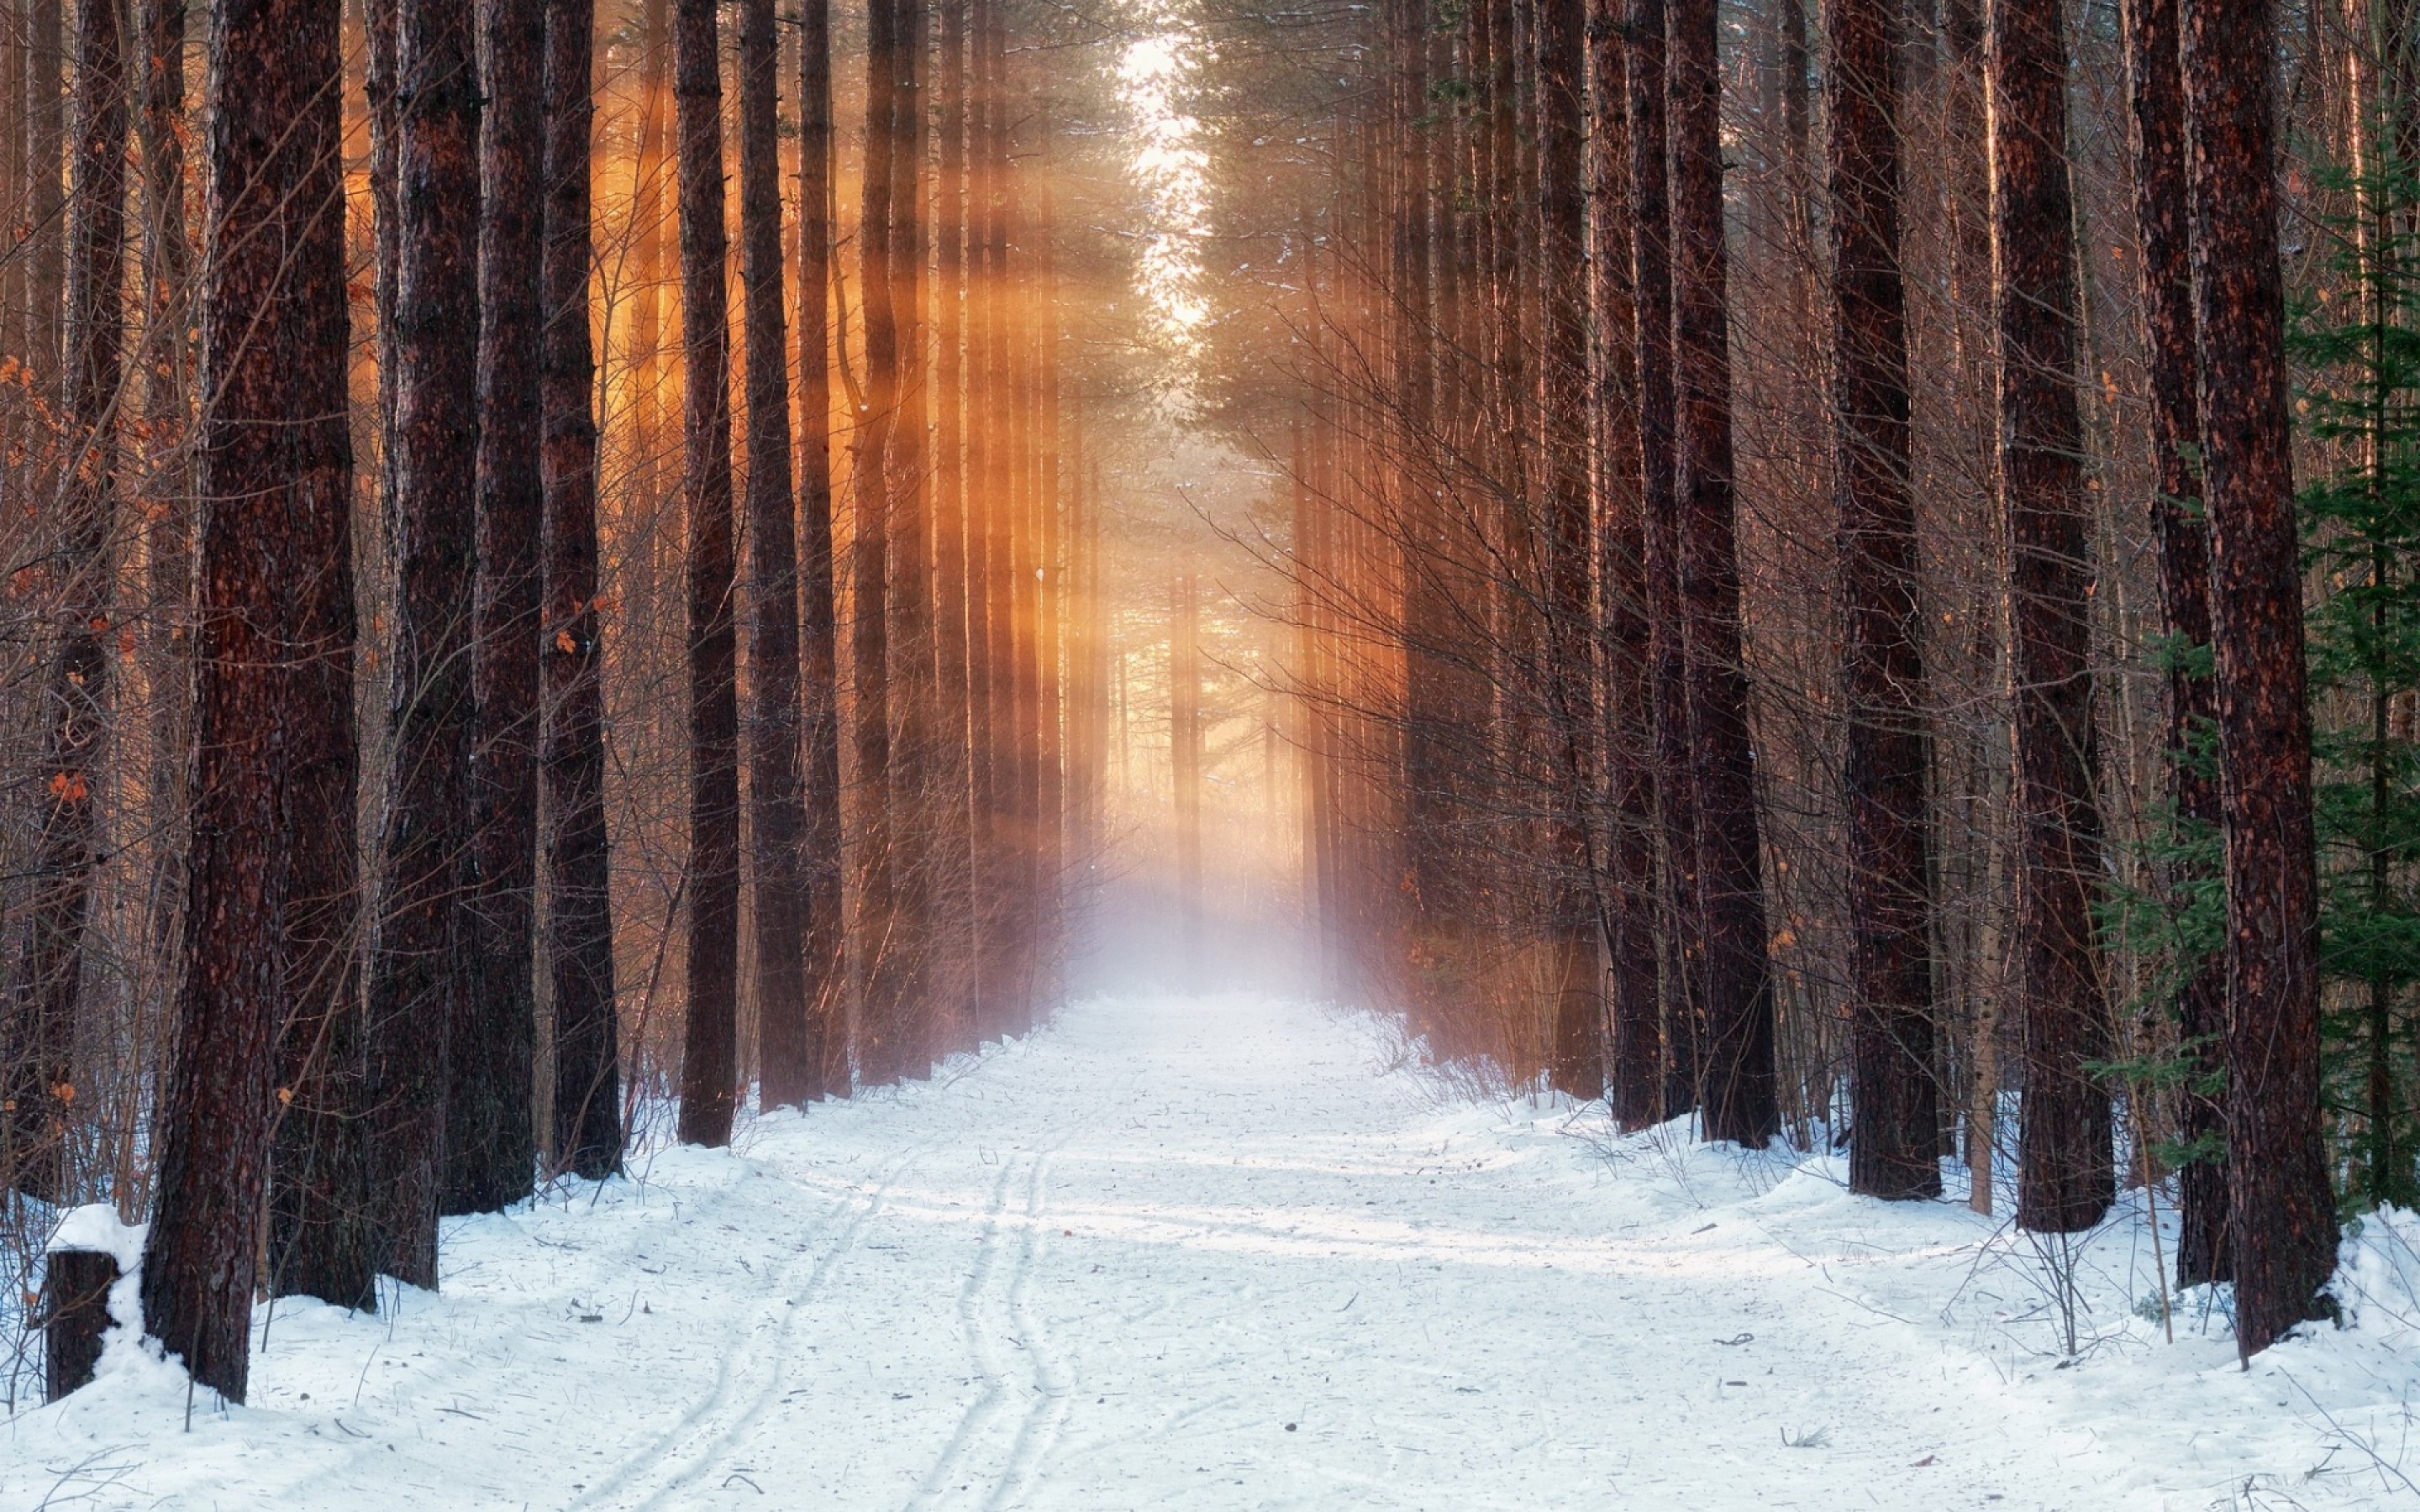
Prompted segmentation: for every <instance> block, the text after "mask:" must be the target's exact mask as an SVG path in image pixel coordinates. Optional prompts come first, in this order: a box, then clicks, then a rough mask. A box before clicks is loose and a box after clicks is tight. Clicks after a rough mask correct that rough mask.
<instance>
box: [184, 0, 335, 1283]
mask: <svg viewBox="0 0 2420 1512" xmlns="http://www.w3.org/2000/svg"><path fill="white" fill-rule="evenodd" d="M332 9H333V7H332ZM336 24H337V23H334V22H331V23H330V31H331V34H332V38H331V40H330V42H329V43H328V45H330V46H331V47H333V46H334V45H335V44H334V39H333V38H334V32H335V29H336ZM178 33H179V40H181V27H179V28H178ZM328 67H329V69H331V70H332V72H331V75H330V76H331V77H333V76H334V75H333V69H334V68H335V65H334V63H330V64H329V65H328ZM309 109H310V111H311V113H312V115H311V119H312V122H313V124H312V126H311V127H310V128H309V129H307V130H306V131H304V133H303V135H304V136H305V137H306V138H307V139H308V140H310V141H311V142H312V144H313V146H314V149H315V150H317V151H318V152H321V153H324V154H325V158H324V160H314V161H311V162H308V163H307V165H306V166H307V170H308V175H309V177H307V178H306V179H305V180H304V181H303V182H302V183H301V184H298V185H295V186H293V187H292V192H293V193H295V195H296V208H298V209H300V210H302V211H303V212H304V214H306V215H309V216H312V217H314V218H313V219H310V220H309V221H308V223H307V225H305V227H304V235H305V236H306V238H307V240H306V241H305V242H304V243H303V245H302V249H301V254H300V257H301V261H302V271H301V272H299V273H298V275H297V276H298V277H299V278H300V279H301V280H302V287H303V288H305V289H307V290H308V291H309V293H308V297H307V301H305V302H302V303H300V304H299V305H298V307H297V309H296V311H295V318H296V319H298V320H299V321H301V322H302V330H301V332H299V334H301V336H302V341H303V343H304V347H303V349H304V350H306V351H307V352H308V367H307V370H306V374H305V376H304V378H302V380H301V383H300V385H298V390H299V392H300V393H302V395H303V396H302V398H301V400H300V401H299V403H300V408H299V409H297V410H296V411H295V413H297V414H301V415H306V416H312V417H315V418H318V424H315V425H314V426H313V427H312V429H311V434H310V442H309V445H308V446H307V447H306V448H305V449H304V451H303V453H302V455H310V456H315V457H316V461H315V462H314V464H313V465H314V467H315V468H316V469H317V470H318V472H319V474H320V480H321V481H318V482H315V483H313V484H312V485H310V486H309V487H310V491H309V492H307V493H304V494H302V498H303V499H304V501H306V502H307V503H308V504H309V506H310V507H308V508H306V509H301V510H297V511H295V512H294V514H293V516H292V517H291V518H292V524H291V527H290V529H291V531H292V534H291V535H290V536H289V537H288V539H289V541H290V543H291V544H290V549H291V550H292V551H293V552H294V556H293V558H292V559H291V561H290V563H288V564H287V576H286V577H285V579H284V580H283V582H282V583H281V585H280V587H279V590H278V591H279V593H280V594H282V602H283V603H284V606H285V609H286V612H287V616H288V620H287V644H288V645H289V646H290V647H291V648H292V650H293V659H292V662H291V671H292V674H293V676H294V679H295V686H294V687H292V689H291V690H290V693H289V696H288V697H289V701H288V702H287V705H286V712H285V719H286V726H285V730H284V732H283V735H282V748H283V755H284V760H285V762H286V778H285V792H284V795H283V798H282V800H281V804H280V812H281V815H282V821H281V822H282V824H283V825H284V828H283V835H284V838H285V841H286V843H287V847H288V850H287V856H286V860H285V867H284V870H283V873H282V876H281V878H280V884H279V890H280V893H281V899H282V908H283V928H284V959H283V972H282V988H283V992H284V994H285V996H284V1000H283V1005H282V1008H283V1013H282V1018H281V1021H280V1023H279V1025H278V1038H277V1050H276V1057H277V1059H276V1067H275V1075H276V1085H277V1088H278V1089H279V1095H278V1102H279V1103H280V1104H281V1106H280V1108H279V1110H278V1111H277V1113H276V1115H275V1132H274V1135H273V1143H272V1145H271V1151H270V1171H269V1180H270V1191H269V1236H268V1240H269V1242H268V1248H267V1257H268V1266H269V1274H268V1276H267V1278H266V1281H267V1289H268V1291H269V1293H270V1295H271V1296H277V1297H287V1296H306V1297H317V1298H318V1299H319V1300H320V1301H322V1302H326V1303H329V1304H333V1305H334V1306H339V1307H349V1308H357V1309H360V1310H362V1311H365V1312H366V1311H370V1310H372V1309H374V1308H375V1307H376V1305H377V1303H378V1241H379V1233H378V1226H377V1220H376V1216H375V1211H376V1209H375V1204H374V1203H373V1201H372V1199H371V1194H370V1165H369V1161H370V1151H369V1127H368V1124H369V1119H368V1112H369V1105H368V1088H367V1087H366V1085H365V1080H364V1072H365V1060H364V1057H365V1053H366V1050H367V1038H366V1029H367V1021H366V1019H365V1016H364V1011H363V1002H362V995H361V987H362V978H361V949H360V939H359V934H360V926H361V922H362V890H361V881H362V878H361V856H360V846H359V812H360V782H361V754H360V748H359V744H358V737H357V735H356V733H355V730H354V724H353V702H354V693H353V663H354V645H355V640H356V618H355V609H354V583H353V532H352V455H351V443H350V439H349V435H348V434H347V430H346V419H345V413H344V406H345V399H346V383H345V372H346V368H347V366H348V364H349V361H350V353H349V344H350V329H349V310H348V308H347V299H346V290H345V282H346V279H345V267H344V258H345V255H346V248H345V237H344V219H345V206H344V192H343V180H342V177H341V163H340V162H339V161H338V159H337V156H336V153H337V149H338V148H337V143H338V135H337V132H338V126H339V122H338V120H337V117H336V113H335V108H334V106H333V105H332V106H330V107H328V110H327V114H326V116H319V115H318V110H319V107H318V102H317V101H313V102H311V105H310V106H309ZM180 129H181V126H180V123H175V122H172V123H170V125H169V126H168V128H167V130H168V131H169V133H170V134H171V135H173V133H174V132H175V131H178V130H180ZM315 132H316V133H317V134H313V133H315ZM178 193H181V186H180V187H179V190H178ZM299 219H300V218H299V217H298V218H297V220H299ZM322 222H324V223H326V224H322ZM210 224H213V225H215V226H216V227H217V229H218V230H219V232H220V233H221V234H222V235H223V236H225V237H228V238H234V237H237V236H240V235H242V234H243V233H242V232H241V231H240V229H239V228H238V227H237V226H235V225H231V224H218V223H216V222H212V223H210ZM204 376H205V378H207V376H208V373H207V366H206V369H205V374H204ZM203 392H204V393H208V392H209V390H208V389H207V388H205V389H204V390H203ZM320 417H324V418H320ZM207 443H208V438H207V436H206V437H205V444H207ZM211 497H212V496H211V494H210V493H209V486H208V484H207V482H205V483H204V485H203V490H202V493H201V498H202V499H203V500H204V501H205V509H206V510H207V507H208V505H207V501H209V499H210V498H211ZM154 544H155V546H156V545H157V543H156V542H155V543H154ZM183 597H184V593H183V590H182V585H181V583H180V585H179V594H178V602H181V601H182V599H183ZM187 937H188V938H189V939H190V938H191V935H190V934H188V936H187Z"/></svg>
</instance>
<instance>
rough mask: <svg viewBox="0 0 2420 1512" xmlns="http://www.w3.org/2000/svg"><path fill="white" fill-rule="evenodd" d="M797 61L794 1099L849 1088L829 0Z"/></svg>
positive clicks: (805, 10)
mask: <svg viewBox="0 0 2420 1512" xmlns="http://www.w3.org/2000/svg"><path fill="white" fill-rule="evenodd" d="M799 24H800V41H799V519H800V521H801V528H802V529H803V530H804V532H805V536H804V538H803V540H802V541H801V542H800V561H799V597H800V600H801V606H800V607H801V609H802V619H801V625H802V628H801V633H800V640H799V653H800V662H801V671H802V677H803V685H804V686H803V687H802V689H801V693H800V698H801V701H802V705H803V711H804V712H803V717H804V720H805V724H804V729H803V732H802V740H803V742H804V746H805V751H806V764H807V770H806V792H807V828H806V835H805V841H804V843H805V849H806V855H805V859H804V861H803V863H802V867H801V870H802V873H803V876H804V880H805V882H806V887H807V961H806V980H805V983H804V988H803V990H804V992H805V995H806V1000H807V1010H808V1020H807V1033H806V1037H805V1040H804V1041H803V1043H802V1044H801V1046H800V1062H801V1066H802V1069H803V1071H804V1079H803V1080H802V1082H801V1084H800V1088H799V1090H800V1093H801V1095H802V1096H804V1097H808V1098H820V1097H825V1096H828V1095H830V1093H831V1092H832V1091H834V1090H836V1089H843V1088H846V1087H847V1085H848V1070H847V1059H846V1052H847V1044H848V1039H847V1035H846V1034H845V1032H844V1030H843V1024H844V1022H845V1015H844V1013H843V1011H842V999H843V995H844V994H845V988H846V984H847V980H848V979H847V969H846V962H845V959H844V956H843V949H844V941H845V929H844V925H843V918H842V911H841V910H842V897H841V892H842V888H841V878H842V874H843V873H842V865H841V819H840V687H839V667H840V655H839V653H840V644H839V625H838V622H837V619H836V617H835V612H836V611H835V609H834V608H833V604H832V587H833V584H832V484H831V365H830V363H831V355H830V354H831V316H830V288H831V245H832V98H831V6H830V0H802V3H801V4H800V6H799Z"/></svg>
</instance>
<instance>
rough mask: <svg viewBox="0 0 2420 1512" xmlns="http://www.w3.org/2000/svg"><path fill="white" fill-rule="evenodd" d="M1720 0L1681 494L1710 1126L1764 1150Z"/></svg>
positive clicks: (1686, 23) (1685, 169)
mask: <svg viewBox="0 0 2420 1512" xmlns="http://www.w3.org/2000/svg"><path fill="white" fill-rule="evenodd" d="M1715 8H1716V7H1715V4H1714V0H1673V3H1672V5H1671V7H1670V8H1669V10H1668V14H1667V16H1666V18H1665V19H1666V23H1667V30H1666V39H1667V45H1668V50H1669V51H1668V56H1667V58H1666V60H1665V68H1666V91H1667V96H1668V104H1669V107H1670V113H1671V115H1670V121H1669V129H1670V132H1671V144H1672V184H1671V193H1672V311H1673V318H1672V329H1673V389H1674V394H1675V403H1674V414H1675V426H1674V431H1675V442H1676V444H1675V454H1676V458H1677V460H1676V464H1675V482H1674V497H1675V499H1676V501H1677V506H1678V510H1679V514H1680V530H1679V532H1678V534H1679V542H1678V548H1679V549H1678V555H1679V566H1680V579H1681V589H1680V598H1681V613H1682V620H1683V640H1684V642H1685V644H1686V646H1687V654H1686V656H1684V658H1683V669H1684V675H1685V677H1686V680H1687V683H1688V693H1689V770H1690V775H1691V779H1692V781H1693V783H1694V785H1695V787H1696V789H1697V803H1698V812H1699V873H1700V887H1701V889H1702V896H1703V909H1704V918H1705V931H1706V934H1705V946H1706V973H1705V981H1706V1003H1705V1025H1706V1042H1705V1047H1704V1064H1703V1068H1702V1083H1703V1093H1702V1097H1703V1102H1704V1105H1705V1114H1706V1137H1708V1138H1709V1139H1716V1140H1734V1141H1737V1142H1738V1143H1740V1144H1743V1145H1747V1146H1750V1147H1754V1148H1761V1147H1762V1146H1763V1145H1764V1143H1765V1142H1766V1141H1767V1140H1769V1139H1771V1138H1772V1137H1773V1135H1774V1134H1776V1132H1777V1131H1778V1130H1779V1128H1780V1109H1779V1106H1778V1104H1777V1103H1776V1101H1775V1096H1774V1051H1773V983H1772V980H1771V977H1770V974H1769V973H1768V971H1767V969H1766V964H1765V955H1764V952H1765V913H1764V881H1763V870H1762V869H1763V856H1762V855H1761V839H1760V825H1759V823H1758V817H1757V803H1758V795H1757V779H1756V752H1755V748H1754V746H1753V744H1752V741H1751V736H1750V732H1749V729H1748V710H1747V703H1748V680H1747V668H1746V665H1745V662H1744V660H1743V659H1742V647H1741V643H1740V576H1739V554H1738V548H1737V544H1736V520H1735V518H1734V515H1735V510H1736V501H1735V500H1734V498H1733V496H1732V486H1731V373H1730V303H1729V301H1730V295H1729V292H1728V288H1727V279H1728V271H1727V265H1728V256H1727V254H1726V252H1725V248H1724V234H1723V183H1722V131H1721V125H1722V123H1721V114H1722V110H1721V106H1722V80H1721V75H1720V72H1719V71H1718V69H1717V68H1716V66H1715V15H1714V13H1715Z"/></svg>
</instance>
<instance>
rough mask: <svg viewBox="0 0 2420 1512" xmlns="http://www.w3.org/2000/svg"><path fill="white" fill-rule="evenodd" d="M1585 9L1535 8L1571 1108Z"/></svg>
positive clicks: (1562, 1034)
mask: <svg viewBox="0 0 2420 1512" xmlns="http://www.w3.org/2000/svg"><path fill="white" fill-rule="evenodd" d="M1584 13H1585V4H1584V0H1539V5H1538V8H1537V46H1538V53H1537V68H1538V90H1539V99H1538V125H1539V133H1540V140H1539V145H1538V177H1539V199H1538V204H1539V251H1540V261H1539V272H1540V283H1541V285H1542V286H1543V288H1544V294H1545V301H1544V312H1543V322H1542V325H1541V334H1542V336H1543V337H1544V343H1543V346H1542V347H1541V348H1540V351H1539V354H1538V362H1539V370H1538V377H1539V383H1540V385H1541V391H1542V397H1543V400H1544V405H1543V409H1544V423H1545V424H1544V447H1543V449H1542V453H1541V461H1542V462H1543V463H1544V485H1545V499H1544V503H1545V511H1546V519H1545V532H1544V546H1545V551H1544V563H1543V565H1544V573H1543V574H1542V576H1543V578H1544V583H1543V586H1544V590H1545V593H1546V626H1545V628H1546V665H1545V671H1546V678H1545V687H1544V693H1545V696H1546V720H1547V726H1548V728H1547V732H1546V734H1547V740H1548V744H1549V750H1550V754H1551V756H1552V760H1553V763H1554V765H1553V770H1552V774H1551V779H1550V780H1551V781H1552V783H1553V789H1552V798H1551V800H1550V812H1551V814H1552V816H1553V817H1552V819H1551V821H1550V823H1549V826H1548V827H1549V832H1550V834H1551V835H1552V837H1553V839H1552V846H1551V855H1550V858H1549V860H1548V862H1547V865H1548V867H1549V868H1550V874H1549V879H1548V883H1547V911H1548V915H1549V919H1550V928H1551V930H1552V932H1553V949H1554V956H1555V962H1556V965H1557V967H1558V970H1559V984H1558V987H1559V990H1558V992H1557V995H1556V1005H1555V1046H1554V1065H1553V1069H1552V1075H1553V1082H1554V1085H1555V1087H1556V1088H1557V1089H1558V1090H1559V1091H1562V1092H1564V1093H1567V1094H1569V1095H1570V1096H1572V1097H1575V1098H1578V1099H1581V1100H1584V1101H1586V1100H1592V1099H1595V1098H1598V1097H1601V1096H1603V1095H1604V1093H1605V1049H1606V1046H1605V1041H1606V1034H1605V1003H1604V999H1603V996H1602V995H1601V993H1600V989H1599V981H1600V979H1601V978H1602V976H1603V968H1602V967H1601V965H1600V964H1599V962H1598V953H1597V944H1598V942H1597V934H1598V929H1597V921H1596V918H1595V917H1594V916H1595V913H1596V910H1595V908H1594V906H1593V905H1592V903H1591V893H1592V891H1593V889H1594V887H1595V885H1596V876H1595V872H1596V863H1595V858H1594V848H1593V846H1592V845H1591V844H1590V836H1589V806H1590V796H1589V795H1590V788H1591V787H1592V786H1593V784H1594V782H1595V775H1594V768H1595V750H1594V748H1595V733H1596V732H1595V724H1596V710H1595V704H1594V701H1593V697H1592V690H1591V688H1590V681H1591V678H1590V673H1591V671H1593V667H1594V657H1593V655H1592V641H1593V640H1594V637H1593V636H1592V634H1591V633H1590V632H1591V616H1590V609H1589V600H1590V554H1591V552H1592V551H1593V549H1594V537H1593V533H1592V526H1593V524H1594V521H1593V519H1592V517H1591V516H1592V511H1591V509H1590V466H1589V361H1588V347H1589V331H1588V317H1589V287H1588V266H1587V259H1586V255H1585V254H1586V251H1587V238H1588V197H1587V189H1586V185H1585V184H1584V183H1583V182H1582V180H1581V171H1582V162H1581V147H1582V137H1583V128H1584V127H1585V125H1586V122H1587V113H1586V108H1587V99H1586V93H1585V89H1584V83H1585V74H1584V71H1583V70H1584V69H1585V68H1586V66H1587V58H1586V40H1587V39H1586V27H1585V23H1584Z"/></svg>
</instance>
